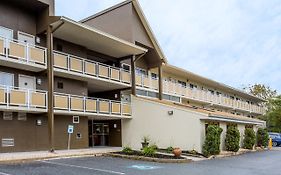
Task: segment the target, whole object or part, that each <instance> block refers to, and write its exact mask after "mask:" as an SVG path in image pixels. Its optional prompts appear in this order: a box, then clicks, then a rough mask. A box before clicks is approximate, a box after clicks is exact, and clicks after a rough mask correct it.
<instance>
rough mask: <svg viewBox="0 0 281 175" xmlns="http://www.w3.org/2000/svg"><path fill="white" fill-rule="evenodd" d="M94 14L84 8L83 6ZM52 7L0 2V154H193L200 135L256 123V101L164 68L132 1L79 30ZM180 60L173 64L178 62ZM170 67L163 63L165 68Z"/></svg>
mask: <svg viewBox="0 0 281 175" xmlns="http://www.w3.org/2000/svg"><path fill="white" fill-rule="evenodd" d="M93 5H94V4H93ZM54 9H55V7H54V0H25V1H23V0H1V2H0V16H1V18H0V36H1V37H0V152H1V153H4V152H23V151H38V150H59V149H67V147H68V127H69V125H71V126H73V133H72V134H71V141H70V142H71V143H70V149H83V148H95V147H99V146H108V147H122V146H131V147H132V148H134V149H139V148H140V147H141V139H142V137H143V136H149V137H150V139H151V142H153V143H155V144H157V145H158V146H159V147H160V148H166V147H169V146H174V147H180V148H182V149H185V150H192V149H195V150H197V151H199V152H201V149H202V144H203V142H204V138H205V128H206V126H207V125H208V124H211V123H213V124H214V123H215V124H218V125H219V126H220V127H222V128H223V133H222V145H221V147H222V149H224V145H223V139H224V137H225V133H226V128H227V126H228V125H236V126H237V127H238V129H239V130H240V133H241V144H242V140H243V134H244V129H245V128H246V127H252V128H254V129H255V130H257V128H258V127H263V126H264V124H265V123H264V122H263V121H260V120H258V119H256V116H258V115H261V114H263V113H264V112H265V108H264V107H263V103H264V101H263V100H262V99H260V98H257V97H255V96H253V95H250V94H247V93H245V92H243V91H240V90H238V89H235V88H232V87H230V86H227V85H225V84H222V83H219V82H216V81H213V80H210V79H208V78H205V77H202V76H200V75H196V74H194V73H192V72H189V71H187V70H184V69H180V68H178V67H175V66H173V65H170V64H169V62H168V59H167V58H166V57H165V55H164V54H163V52H162V50H161V48H160V46H159V44H158V42H157V40H156V38H155V36H154V34H153V32H152V30H151V28H150V27H149V24H148V22H147V20H146V18H145V16H144V14H143V11H142V9H141V7H140V5H139V3H138V1H137V0H127V1H124V2H122V3H120V4H117V5H115V6H113V7H110V8H108V9H106V10H104V11H102V12H99V13H97V14H94V15H93V16H90V17H88V18H86V19H83V20H81V21H75V20H72V19H69V18H66V17H63V16H55V13H54ZM178 56H180V55H178ZM169 59H173V58H169Z"/></svg>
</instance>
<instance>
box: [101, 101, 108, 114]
mask: <svg viewBox="0 0 281 175" xmlns="http://www.w3.org/2000/svg"><path fill="white" fill-rule="evenodd" d="M99 106H100V112H105V113H109V102H107V101H100V102H99Z"/></svg>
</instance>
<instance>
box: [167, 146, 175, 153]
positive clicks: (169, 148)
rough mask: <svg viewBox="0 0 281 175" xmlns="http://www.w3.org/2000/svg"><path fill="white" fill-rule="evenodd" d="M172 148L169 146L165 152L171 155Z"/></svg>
mask: <svg viewBox="0 0 281 175" xmlns="http://www.w3.org/2000/svg"><path fill="white" fill-rule="evenodd" d="M173 150H174V148H173V147H172V146H169V147H168V148H166V152H167V153H171V152H173Z"/></svg>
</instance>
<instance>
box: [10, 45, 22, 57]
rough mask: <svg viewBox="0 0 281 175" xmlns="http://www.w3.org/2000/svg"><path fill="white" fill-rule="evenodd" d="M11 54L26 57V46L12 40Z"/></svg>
mask: <svg viewBox="0 0 281 175" xmlns="http://www.w3.org/2000/svg"><path fill="white" fill-rule="evenodd" d="M10 55H11V56H15V57H19V58H25V46H23V45H20V44H17V43H13V42H10Z"/></svg>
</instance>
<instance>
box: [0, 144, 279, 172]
mask: <svg viewBox="0 0 281 175" xmlns="http://www.w3.org/2000/svg"><path fill="white" fill-rule="evenodd" d="M280 158H281V148H277V149H274V150H272V151H265V152H256V153H248V154H244V155H241V156H235V157H229V158H222V159H213V160H206V161H201V162H193V163H185V164H159V163H151V162H143V161H132V160H126V159H118V158H110V157H85V158H65V159H51V160H45V161H35V162H30V163H25V164H14V165H0V175H143V174H146V175H174V174H176V175H206V174H207V175H226V174H227V175H238V174H239V175H251V174H253V175H268V174H270V175H280V171H278V170H277V169H276V167H280V160H281V159H280Z"/></svg>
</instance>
